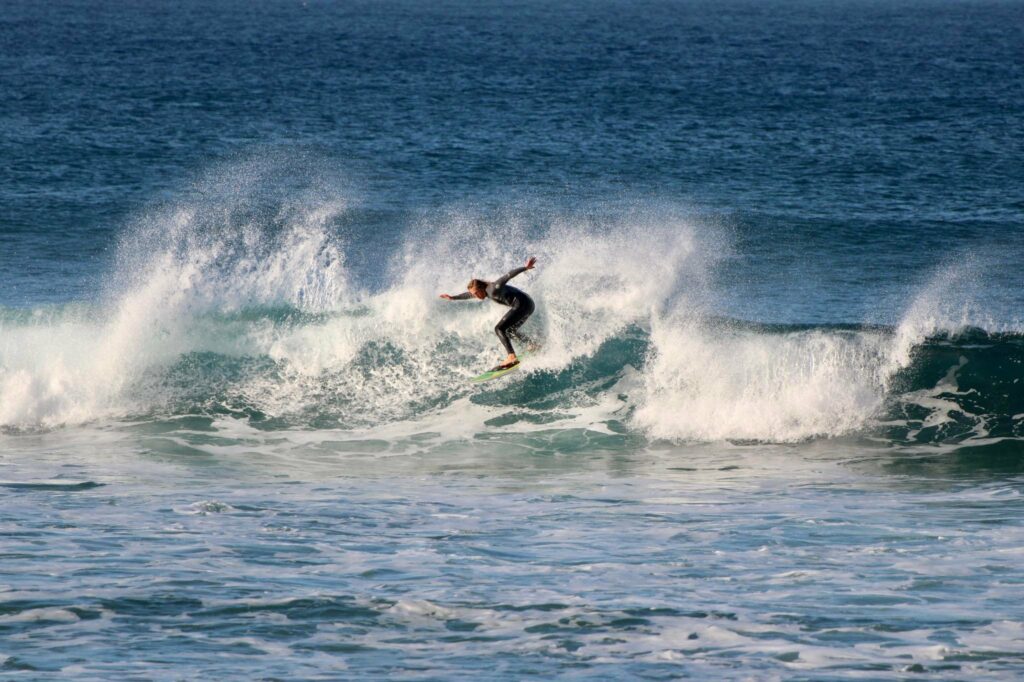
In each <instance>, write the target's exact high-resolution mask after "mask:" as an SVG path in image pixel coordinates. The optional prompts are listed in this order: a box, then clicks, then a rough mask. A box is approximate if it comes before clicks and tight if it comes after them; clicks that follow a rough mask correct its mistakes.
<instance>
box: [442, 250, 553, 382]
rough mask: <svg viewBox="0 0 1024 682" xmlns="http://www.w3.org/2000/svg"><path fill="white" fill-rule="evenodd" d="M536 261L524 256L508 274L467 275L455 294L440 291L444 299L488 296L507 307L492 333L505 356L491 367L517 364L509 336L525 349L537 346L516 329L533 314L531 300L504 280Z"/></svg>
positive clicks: (506, 366)
mask: <svg viewBox="0 0 1024 682" xmlns="http://www.w3.org/2000/svg"><path fill="white" fill-rule="evenodd" d="M536 263H537V259H536V258H535V257H533V256H531V257H530V258H529V259H527V261H526V265H525V266H524V267H521V268H516V269H514V270H510V271H509V272H508V274H505V275H502V276H501V277H499V278H498V279H496V280H494V281H493V282H488V281H486V280H482V279H471V280H469V284H467V285H466V289H467V291H465V292H463V293H461V294H459V295H458V296H451V295H450V294H441V298H443V299H445V300H447V301H465V300H467V299H470V298H477V299H480V300H481V301H482V300H484V299H485V298H489V299H491V300H492V301H494V302H495V303H500V304H501V305H504V306H508V307H509V308H511V310H509V311H508V312H507V313H505V316H504V317H502V318H501V320H500V321H499V322H498V324H497V325H495V327H494V333H495V334H497V335H498V339H499V340H500V341H501V345H502V346H504V347H505V350H506V351H508V357H506V358H505V361H504V362H502V363H501V364H500V365H498V366H497V367H495V369H508V368H510V367H515V366H516V365H518V364H519V358H518V357H517V356H516V351H515V349H514V348H512V342H511V341H510V340H509V337H510V336H511V337H512V338H514V339H515V340H516V341H519V342H520V343H525V344H527V349H528V350H533V349H534V348H536V347H537V344H536V343H534V342H533V340H532V339H530V338H529V337H528V336H526V335H525V334H523V333H522V332H521V331H519V327H521V326H522V325H523V323H524V322H526V320H527V318H529V317H530V315H532V314H533V311H534V310H535V308H536V306H534V304H533V299H532V298H530V297H529V296H527V295H526V292H524V291H521V290H519V289H516V288H515V287H514V286H510V285H509V284H508V281H509V280H510V279H512V278H513V277H515V276H516V275H521V274H523V273H524V272H526V271H527V270H533V267H534V265H535V264H536Z"/></svg>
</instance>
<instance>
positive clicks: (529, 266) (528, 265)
mask: <svg viewBox="0 0 1024 682" xmlns="http://www.w3.org/2000/svg"><path fill="white" fill-rule="evenodd" d="M536 263H537V258H536V257H535V256H530V258H529V259H527V261H526V265H524V266H523V267H521V268H515V269H513V270H509V271H508V272H507V273H506V274H504V275H502V276H501V277H499V278H498V279H496V280H494V286H496V287H500V286H504V285H505V284H506V283H507V282H508V281H509V280H510V279H512V278H513V277H515V276H517V275H521V274H523V273H524V272H526V271H527V270H533V267H534V265H535V264H536Z"/></svg>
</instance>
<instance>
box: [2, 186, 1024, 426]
mask: <svg viewBox="0 0 1024 682" xmlns="http://www.w3.org/2000/svg"><path fill="white" fill-rule="evenodd" d="M279 181H280V178H279V177H278V175H277V174H276V173H275V172H270V171H268V170H267V169H266V167H255V168H249V169H245V171H244V172H239V171H238V169H234V170H233V172H231V173H226V174H221V175H220V176H217V177H215V178H213V179H209V178H208V179H206V180H205V181H204V182H205V185H204V186H205V188H206V191H204V192H203V193H202V196H201V198H200V199H198V200H195V201H192V202H179V203H176V204H174V205H170V206H165V207H161V208H158V209H154V211H153V212H152V213H151V214H149V215H147V216H144V217H143V218H140V219H139V220H138V222H137V223H136V224H135V225H133V226H131V227H130V228H129V229H128V230H126V233H125V237H124V238H123V240H122V243H121V244H120V247H119V250H118V255H117V262H116V265H115V267H114V271H113V272H112V274H111V276H110V277H109V286H108V289H107V291H106V292H105V295H104V296H102V297H100V299H99V300H100V302H97V303H94V304H90V305H73V306H65V307H62V308H49V309H37V310H33V311H22V310H0V425H2V426H3V428H5V429H6V430H23V429H39V428H59V427H61V426H64V425H71V424H80V423H86V422H96V421H102V420H105V419H148V418H160V417H164V416H172V415H184V414H207V415H209V414H214V415H229V416H232V417H235V418H238V419H244V420H247V421H248V422H249V423H251V424H253V425H255V426H258V427H260V428H265V429H291V428H333V429H360V428H368V427H372V426H374V425H380V424H400V423H402V422H403V421H411V420H422V419H424V418H429V417H430V416H431V415H440V414H442V413H444V412H446V411H453V412H457V411H459V410H463V409H466V407H467V406H473V407H474V408H478V409H481V410H484V411H485V412H487V413H488V414H490V413H493V414H494V415H503V414H506V415H507V414H508V413H509V410H514V416H513V417H511V418H505V421H503V422H501V423H509V420H510V419H511V421H513V422H518V423H520V424H543V425H545V428H552V427H554V428H557V426H558V425H559V424H562V423H564V424H578V423H579V421H580V420H584V421H585V422H586V423H587V424H589V425H595V424H600V425H603V427H604V428H612V429H613V430H620V431H621V430H623V429H625V430H630V431H633V432H636V433H638V434H642V435H644V436H645V437H648V438H651V439H667V440H672V441H718V440H740V441H772V442H791V441H800V440H806V439H811V438H818V437H835V436H840V435H844V434H851V433H863V434H867V435H871V436H872V437H877V436H879V435H881V436H883V437H884V438H886V439H889V440H890V441H891V442H896V443H911V444H913V443H934V442H950V441H953V442H960V441H963V440H970V439H993V438H1019V437H1021V435H1022V433H1021V432H1022V429H1024V426H1022V423H1024V381H1022V379H1024V336H1022V335H1021V334H1020V333H1019V332H1018V331H1017V330H1014V329H994V328H993V326H992V325H989V328H988V329H987V330H986V329H985V328H982V327H981V326H978V320H979V319H980V317H979V314H978V310H977V308H976V302H975V301H974V300H973V299H972V298H971V297H970V296H966V295H963V292H962V291H961V290H962V288H963V287H962V286H961V285H962V284H963V282H964V281H966V280H969V277H967V276H966V275H965V274H964V272H963V271H962V270H961V271H957V270H947V271H943V272H940V273H939V275H937V276H936V278H935V279H934V280H933V281H932V282H930V283H928V284H927V285H926V286H924V287H922V291H921V294H920V296H918V298H917V299H916V300H915V301H913V302H912V304H911V305H910V306H909V307H908V309H907V311H906V312H905V314H904V315H903V318H902V320H900V321H899V322H898V323H896V324H893V325H889V326H884V327H883V326H863V325H831V326H829V325H819V326H781V325H764V324H754V323H750V322H744V321H739V320H734V319H728V318H726V317H722V316H721V315H719V314H718V313H717V311H716V309H715V301H716V300H717V296H716V292H715V290H714V285H713V281H714V278H713V273H714V270H715V267H716V264H717V263H718V262H719V260H720V259H721V258H722V257H723V256H724V255H727V253H728V244H729V241H728V239H727V231H726V230H724V229H721V228H719V227H716V226H714V225H708V224H707V223H706V222H702V221H699V220H695V219H694V218H692V217H690V216H687V215H686V214H685V213H683V212H678V211H676V212H673V211H671V210H665V209H658V210H640V209H637V210H632V211H628V212H626V216H625V217H623V216H622V214H619V216H618V217H616V218H614V219H609V218H601V217H594V216H590V217H587V218H579V217H574V218H566V217H564V216H563V217H554V218H550V219H548V220H546V221H544V223H543V224H542V225H540V226H538V225H537V224H534V223H531V221H529V220H525V219H520V218H517V217H516V216H514V215H512V216H511V217H510V215H505V216H504V217H503V218H502V220H503V222H502V224H501V225H500V229H497V230H495V229H493V223H492V222H491V221H493V220H494V216H493V215H483V214H474V213H473V212H472V211H461V212H460V211H448V212H445V213H443V214H433V215H429V216H425V217H424V218H423V219H422V220H421V221H419V222H417V223H415V224H413V225H405V226H401V229H398V228H396V229H395V230H394V231H393V232H392V233H391V234H390V236H387V238H382V237H380V235H377V237H376V240H377V241H375V242H373V243H372V244H371V245H370V246H369V247H368V240H370V241H372V239H371V237H370V236H368V234H367V232H366V231H365V230H364V231H361V230H360V226H359V219H358V215H355V216H354V215H353V213H352V208H351V206H350V205H349V203H347V202H346V201H341V200H338V199H337V196H336V194H334V193H332V192H331V191H327V190H319V191H313V190H308V189H306V190H304V191H302V192H298V193H294V194H293V193H291V192H287V191H278V192H271V193H269V194H268V192H267V191H266V188H267V187H269V186H275V183H279ZM293 196H294V197H295V198H294V199H293V198H292V197H293ZM339 225H342V227H340V228H339ZM494 235H499V236H494ZM531 254H532V255H537V256H538V257H539V258H540V267H539V268H538V269H537V270H536V271H533V272H531V273H528V274H525V275H523V276H522V278H521V284H522V285H523V286H524V287H525V288H526V289H528V290H529V291H530V292H531V294H533V295H534V296H535V297H536V298H537V300H538V302H539V303H540V306H539V312H538V314H537V315H536V316H535V319H534V320H531V321H530V323H529V324H530V325H532V327H533V329H534V332H535V333H538V334H539V335H540V336H541V337H542V338H543V340H544V346H543V349H542V351H541V352H540V353H538V354H537V355H536V356H534V357H532V358H531V360H530V361H529V362H528V363H527V364H525V365H524V368H523V370H522V371H520V372H518V373H517V374H516V375H512V376H510V378H509V379H508V380H505V381H502V382H495V383H491V384H485V385H483V386H474V385H472V384H470V383H469V382H468V381H467V379H468V378H469V377H471V376H472V375H473V374H475V373H477V372H479V371H480V370H481V369H483V368H486V367H487V366H489V365H490V364H493V362H494V360H495V359H497V358H498V356H499V353H498V346H497V344H496V340H495V338H494V336H493V332H492V326H493V324H494V321H495V320H496V319H497V316H498V313H499V312H500V311H497V310H496V309H494V307H493V306H491V305H487V304H477V303H471V302H467V303H446V302H444V301H440V300H439V299H438V298H437V294H438V293H440V292H442V291H448V292H456V291H460V290H461V289H462V287H463V286H464V282H465V281H466V280H467V279H468V278H469V277H470V276H481V277H492V276H496V275H498V274H500V273H501V272H503V271H504V270H506V269H508V268H510V267H512V266H514V265H516V264H518V263H519V262H520V261H521V260H523V259H524V258H525V257H526V256H527V255H531ZM367 259H372V262H371V263H369V264H367ZM356 271H361V272H364V273H365V272H371V273H372V277H366V276H361V277H357V276H356V275H355V274H354V273H355V272H356ZM517 283H520V282H517ZM951 292H959V293H956V295H953V293H951ZM972 306H974V307H972Z"/></svg>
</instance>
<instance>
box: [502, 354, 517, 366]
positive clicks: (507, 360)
mask: <svg viewBox="0 0 1024 682" xmlns="http://www.w3.org/2000/svg"><path fill="white" fill-rule="evenodd" d="M518 364H519V358H517V357H516V354H515V353H511V354H509V356H508V357H507V358H505V362H503V363H501V364H500V365H498V367H501V368H502V369H508V368H509V367H511V366H512V365H518Z"/></svg>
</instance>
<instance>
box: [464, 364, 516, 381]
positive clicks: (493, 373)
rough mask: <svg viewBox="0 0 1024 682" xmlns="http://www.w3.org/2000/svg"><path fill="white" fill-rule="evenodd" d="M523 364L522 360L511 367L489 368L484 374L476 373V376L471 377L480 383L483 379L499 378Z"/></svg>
mask: <svg viewBox="0 0 1024 682" xmlns="http://www.w3.org/2000/svg"><path fill="white" fill-rule="evenodd" d="M521 364H523V363H521V362H519V363H516V364H514V365H512V366H511V367H509V368H507V369H489V370H487V371H486V372H484V373H483V374H478V375H476V376H475V377H473V378H472V379H470V381H472V382H473V383H476V384H479V383H480V382H482V381H490V380H491V379H497V378H498V377H503V376H505V375H506V374H508V373H509V372H514V371H516V370H517V369H519V365H521Z"/></svg>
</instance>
